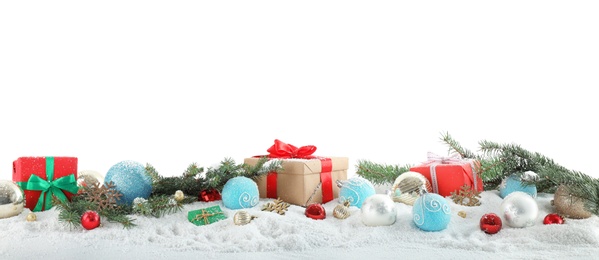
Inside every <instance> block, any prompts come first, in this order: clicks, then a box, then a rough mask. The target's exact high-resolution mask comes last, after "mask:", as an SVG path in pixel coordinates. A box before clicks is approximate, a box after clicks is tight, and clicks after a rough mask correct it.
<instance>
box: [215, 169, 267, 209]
mask: <svg viewBox="0 0 599 260" xmlns="http://www.w3.org/2000/svg"><path fill="white" fill-rule="evenodd" d="M221 195H222V200H223V204H224V205H225V207H227V208H228V209H245V208H251V207H254V206H256V205H258V201H259V200H260V197H259V195H260V194H259V193H258V185H257V184H256V182H254V181H253V180H252V179H250V178H248V177H244V176H238V177H234V178H231V179H229V180H228V181H227V183H225V186H224V187H223V192H222V194H221Z"/></svg>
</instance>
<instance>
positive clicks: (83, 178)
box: [77, 170, 104, 190]
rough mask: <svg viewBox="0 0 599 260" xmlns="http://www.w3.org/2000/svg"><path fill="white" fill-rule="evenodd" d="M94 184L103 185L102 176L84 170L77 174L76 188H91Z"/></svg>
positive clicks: (95, 172)
mask: <svg viewBox="0 0 599 260" xmlns="http://www.w3.org/2000/svg"><path fill="white" fill-rule="evenodd" d="M94 183H99V184H104V176H102V174H100V173H99V172H97V171H92V170H84V171H80V172H78V173H77V186H79V187H80V188H81V187H83V186H92V185H94ZM79 190H81V189H79Z"/></svg>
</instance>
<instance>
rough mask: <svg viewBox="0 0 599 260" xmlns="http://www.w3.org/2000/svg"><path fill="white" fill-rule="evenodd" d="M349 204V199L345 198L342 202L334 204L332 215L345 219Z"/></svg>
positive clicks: (347, 214)
mask: <svg viewBox="0 0 599 260" xmlns="http://www.w3.org/2000/svg"><path fill="white" fill-rule="evenodd" d="M349 205H350V204H349V200H346V201H345V202H343V204H339V205H337V206H335V208H334V209H333V216H334V217H336V218H338V219H346V218H347V217H349V215H350V214H349Z"/></svg>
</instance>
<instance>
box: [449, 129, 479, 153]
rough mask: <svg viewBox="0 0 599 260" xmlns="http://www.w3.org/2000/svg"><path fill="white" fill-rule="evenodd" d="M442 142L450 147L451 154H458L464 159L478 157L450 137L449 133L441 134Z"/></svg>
mask: <svg viewBox="0 0 599 260" xmlns="http://www.w3.org/2000/svg"><path fill="white" fill-rule="evenodd" d="M441 141H443V142H444V143H445V144H447V145H448V146H449V152H450V153H452V152H455V153H458V154H459V155H460V156H462V158H469V159H475V158H477V155H476V154H475V153H473V152H472V151H470V150H468V149H466V148H464V147H462V146H461V145H460V144H459V143H458V142H457V141H456V140H455V139H453V137H451V136H450V135H449V133H447V132H446V133H444V134H441Z"/></svg>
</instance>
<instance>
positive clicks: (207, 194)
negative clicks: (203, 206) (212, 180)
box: [198, 189, 222, 202]
mask: <svg viewBox="0 0 599 260" xmlns="http://www.w3.org/2000/svg"><path fill="white" fill-rule="evenodd" d="M221 199H222V197H221V195H220V192H218V190H217V189H209V190H203V191H201V192H200V195H199V196H198V200H199V201H204V202H210V201H215V200H221Z"/></svg>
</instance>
